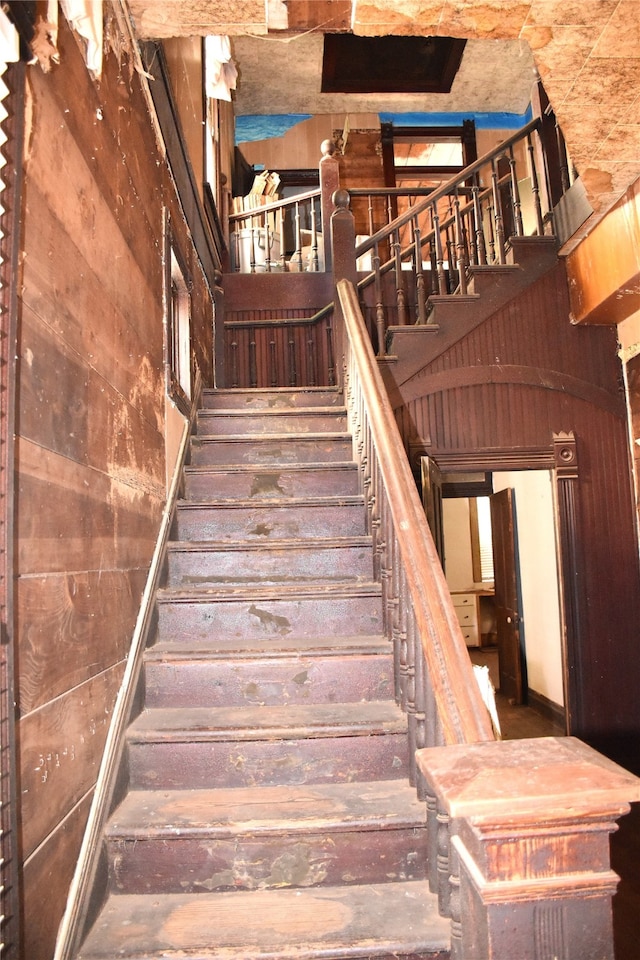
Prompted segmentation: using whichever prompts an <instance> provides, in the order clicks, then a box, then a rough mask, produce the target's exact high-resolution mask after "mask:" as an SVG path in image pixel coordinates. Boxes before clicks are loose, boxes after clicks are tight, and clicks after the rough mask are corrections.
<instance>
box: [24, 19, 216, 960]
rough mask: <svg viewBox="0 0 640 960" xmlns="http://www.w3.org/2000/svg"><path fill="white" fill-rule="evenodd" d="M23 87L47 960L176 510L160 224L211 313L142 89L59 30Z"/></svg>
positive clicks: (28, 459)
mask: <svg viewBox="0 0 640 960" xmlns="http://www.w3.org/2000/svg"><path fill="white" fill-rule="evenodd" d="M59 46H60V52H61V63H60V65H59V66H57V67H55V68H54V69H53V70H52V72H51V73H50V74H47V75H45V74H44V73H42V72H41V70H40V68H39V67H35V66H34V67H31V68H30V69H29V71H28V76H27V117H28V120H27V125H28V128H27V131H26V138H25V139H26V156H25V184H24V198H23V234H22V238H21V248H22V263H23V271H22V276H21V278H20V290H21V295H20V327H19V342H18V353H19V358H18V376H19V381H18V382H19V386H18V398H17V403H18V410H17V440H16V444H17V446H16V469H17V481H16V486H17V497H16V527H17V538H18V539H17V569H16V586H15V592H16V607H17V612H16V643H17V656H16V659H17V672H18V677H17V687H18V708H19V723H18V727H19V729H18V735H19V766H20V791H21V797H22V812H21V841H22V853H23V859H24V888H23V902H24V904H25V917H24V931H25V943H24V956H25V957H28V958H29V960H50V958H51V956H52V954H53V947H54V942H55V936H56V930H57V926H58V923H59V921H60V918H61V915H62V912H63V909H64V906H65V902H66V897H67V891H68V887H69V882H70V879H71V877H72V874H73V870H74V867H75V863H76V859H77V856H78V851H79V845H80V841H81V837H82V830H83V827H84V823H85V821H86V817H87V812H88V808H89V804H90V801H91V796H92V791H93V788H94V785H95V781H96V776H97V772H98V767H99V764H100V759H101V754H102V750H103V746H104V742H105V737H106V734H107V729H108V725H109V722H110V717H111V713H112V708H113V704H114V700H115V697H116V694H117V691H118V687H119V684H120V680H121V677H122V674H123V668H124V662H125V657H126V654H127V650H128V647H129V644H130V641H131V636H132V633H133V629H134V625H135V620H136V616H137V612H138V607H139V603H140V599H141V595H142V590H143V587H144V583H145V579H146V575H147V570H148V566H149V562H150V559H151V555H152V551H153V547H154V543H155V539H156V535H157V531H158V527H159V520H160V517H161V513H162V509H163V507H164V502H165V436H164V426H165V425H164V411H165V380H164V355H163V320H164V318H163V283H164V269H163V222H164V208H165V207H166V208H168V210H169V212H170V216H171V225H172V230H173V235H174V242H175V243H176V245H177V246H178V247H179V249H180V251H181V254H182V257H183V259H184V260H185V262H186V264H187V266H188V269H189V272H190V275H191V278H192V280H193V284H194V286H193V295H192V305H193V316H192V322H193V328H192V333H193V350H194V354H195V359H196V363H197V365H198V366H199V367H200V370H201V372H202V375H203V380H204V382H205V384H208V383H210V382H211V363H212V306H211V302H210V297H209V287H208V284H207V283H206V282H205V280H204V276H203V273H202V270H201V269H200V267H199V263H198V261H197V258H196V256H195V253H194V250H193V248H192V246H191V241H190V239H189V237H190V235H189V232H188V231H187V228H186V225H185V224H184V221H183V218H182V214H181V208H180V206H179V205H178V203H177V200H176V197H175V194H174V192H173V187H172V182H171V179H170V177H169V174H168V171H167V169H166V165H165V163H164V162H163V160H162V158H161V156H160V155H159V153H158V149H157V144H156V141H155V138H154V133H153V128H152V125H151V123H150V119H149V115H148V108H147V104H146V101H145V99H144V97H143V95H142V92H141V89H140V84H139V82H138V75H137V74H136V72H135V70H133V69H130V65H129V63H128V62H127V59H126V55H125V56H124V57H123V60H122V62H121V63H119V62H118V60H117V58H116V56H115V55H114V54H113V53H112V52H109V53H108V54H107V56H106V59H105V65H104V72H103V76H102V78H101V80H100V83H96V82H94V81H93V80H92V79H91V77H90V76H89V74H88V72H87V70H86V67H85V65H84V61H83V59H82V52H81V48H80V46H79V44H78V43H77V41H76V39H75V37H74V36H73V35H72V34H71V33H70V32H69V30H68V29H67V28H66V27H65V24H64V22H62V23H61V29H60V36H59Z"/></svg>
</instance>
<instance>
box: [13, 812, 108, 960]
mask: <svg viewBox="0 0 640 960" xmlns="http://www.w3.org/2000/svg"><path fill="white" fill-rule="evenodd" d="M91 799H92V794H88V795H87V796H86V797H85V798H84V799H83V800H82V801H81V802H80V803H79V804H78V805H77V806H76V807H74V809H73V810H72V811H71V812H70V813H69V815H68V816H66V817H65V818H64V820H62V821H61V822H60V823H59V824H58V825H57V826H56V828H55V829H54V831H53V832H52V833H51V834H50V836H49V837H48V839H47V841H46V842H45V843H44V844H42V846H41V847H39V848H38V849H37V850H36V851H35V853H34V854H33V855H32V856H31V857H30V858H29V860H28V861H27V863H26V864H25V868H24V890H23V897H24V904H25V918H24V956H25V957H52V956H53V954H54V949H55V943H56V936H57V933H58V924H59V923H60V918H61V916H62V914H63V912H64V908H65V904H66V899H67V889H68V887H69V885H70V883H71V879H72V876H73V869H74V867H75V856H76V851H77V850H78V848H79V846H80V844H81V842H82V833H83V831H84V827H85V823H86V821H87V816H88V813H89V806H90V803H91ZM63 870H64V873H63V872H62V871H63Z"/></svg>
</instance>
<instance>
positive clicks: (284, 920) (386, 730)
mask: <svg viewBox="0 0 640 960" xmlns="http://www.w3.org/2000/svg"><path fill="white" fill-rule="evenodd" d="M205 403H206V408H205V409H203V410H202V411H201V412H200V414H199V417H198V428H197V434H196V435H195V436H194V437H193V439H192V442H191V457H190V464H189V466H187V467H186V468H185V471H184V494H185V495H184V500H182V501H181V502H180V503H179V504H178V507H177V516H176V521H175V529H174V531H173V533H174V536H173V539H172V541H171V543H170V544H169V548H168V560H167V583H166V586H165V587H164V588H163V589H162V590H160V591H159V592H158V596H157V611H158V618H157V619H158V626H157V636H156V637H155V642H154V644H153V645H152V646H150V647H149V648H148V649H147V651H146V655H145V666H144V674H145V677H144V679H145V700H144V706H143V709H142V712H141V713H140V714H139V716H138V717H137V718H136V719H135V720H134V721H133V723H132V724H131V726H130V728H129V731H128V758H129V778H130V785H129V792H128V793H127V795H126V796H125V797H124V800H123V801H122V803H121V804H120V806H119V807H118V808H117V809H116V810H115V812H114V814H113V816H112V818H111V821H110V823H109V825H108V829H107V834H106V837H105V841H104V843H105V850H106V856H107V859H108V863H109V895H108V899H107V901H106V904H105V906H104V908H103V910H102V912H101V913H100V915H99V917H98V919H97V922H96V923H95V925H94V927H93V929H92V930H91V932H90V934H89V936H88V938H87V939H86V941H85V943H84V944H83V946H82V948H81V950H80V952H79V954H78V960H99V958H101V960H106V958H109V960H112V958H113V957H116V956H117V957H122V958H136V960H141V958H145V960H151V958H159V957H162V958H169V957H178V956H179V957H180V958H182V960H196V958H198V960H209V958H213V957H215V958H217V960H227V958H228V960H241V958H243V960H249V958H252V960H258V958H261V960H267V958H269V960H276V958H278V960H286V958H289V957H290V958H294V957H295V958H296V960H301V958H309V960H311V958H318V960H319V958H323V960H331V958H336V960H337V958H349V957H359V958H374V957H375V958H386V960H391V958H404V960H419V958H422V960H425V958H430V960H436V958H445V957H448V956H449V944H450V936H449V921H448V920H445V919H442V918H441V917H440V916H439V915H438V909H437V898H436V897H435V896H434V895H433V894H432V893H430V892H429V888H428V883H427V880H426V849H427V843H426V811H425V805H424V804H423V803H421V802H419V801H418V800H417V799H416V794H415V790H414V789H413V788H411V787H410V786H409V784H408V768H409V758H408V743H407V725H406V717H405V715H404V714H403V713H402V712H401V710H400V708H399V707H397V706H396V703H395V701H394V692H393V662H392V661H393V657H392V652H391V649H390V646H389V644H388V642H387V640H386V639H385V638H384V636H383V633H382V602H381V589H380V585H379V584H378V583H376V582H374V580H373V551H372V540H371V537H370V536H369V535H368V533H367V530H366V521H365V506H364V500H363V497H362V494H361V491H360V480H359V473H358V469H357V466H356V464H355V463H354V462H353V460H352V456H351V449H352V441H351V437H350V435H349V433H348V430H347V424H346V413H345V410H344V408H343V406H342V396H341V394H340V393H339V392H338V391H337V390H325V389H320V388H308V389H300V390H293V391H291V390H284V389H282V390H271V391H269V390H252V391H251V390H250V391H242V390H230V391H215V392H210V393H207V394H206V397H205Z"/></svg>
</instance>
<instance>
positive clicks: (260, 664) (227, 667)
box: [144, 646, 394, 707]
mask: <svg viewBox="0 0 640 960" xmlns="http://www.w3.org/2000/svg"><path fill="white" fill-rule="evenodd" d="M144 676H145V693H146V698H145V703H146V706H147V707H188V706H212V707H221V706H225V705H226V706H228V707H233V706H242V705H256V704H265V705H267V706H271V705H276V704H295V703H324V702H327V703H337V702H341V703H346V702H349V701H361V700H384V699H390V698H391V697H393V689H394V688H393V658H392V655H391V648H390V646H388V647H387V650H386V652H385V653H384V654H381V653H374V654H359V653H350V652H349V653H345V654H344V655H343V656H341V657H338V656H333V657H327V658H325V657H323V656H322V655H320V654H316V655H315V656H309V655H307V656H300V655H295V654H293V653H292V654H290V655H289V656H288V657H283V656H280V657H277V658H275V659H274V658H272V657H269V656H263V655H260V654H256V655H255V656H254V657H252V658H248V657H247V658H245V659H238V660H235V661H234V660H232V659H231V658H227V659H224V660H222V659H214V658H211V659H209V658H193V659H189V658H185V657H182V656H180V657H172V656H171V654H169V653H167V652H165V653H164V654H163V653H159V652H158V651H157V650H153V648H151V650H150V651H149V655H148V656H147V657H146V658H145V669H144Z"/></svg>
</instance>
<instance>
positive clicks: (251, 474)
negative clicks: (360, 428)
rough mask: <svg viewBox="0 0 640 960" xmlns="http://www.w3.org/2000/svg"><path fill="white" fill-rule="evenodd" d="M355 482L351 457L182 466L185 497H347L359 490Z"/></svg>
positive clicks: (356, 475) (195, 498)
mask: <svg viewBox="0 0 640 960" xmlns="http://www.w3.org/2000/svg"><path fill="white" fill-rule="evenodd" d="M358 485H359V473H358V468H357V465H356V464H355V463H353V462H352V461H345V462H344V463H340V462H336V463H303V464H297V463H291V464H288V465H286V466H280V467H276V466H272V467H256V466H253V465H249V466H243V465H236V466H227V467H226V468H225V467H219V468H216V467H215V466H213V465H212V466H208V465H206V464H204V465H200V466H196V465H191V466H187V467H185V470H184V495H185V499H187V500H189V499H194V500H206V499H211V500H214V499H215V500H222V499H224V498H236V497H239V498H240V499H242V500H249V499H252V498H256V499H258V500H264V499H267V498H269V499H278V498H283V497H297V498H301V497H331V496H343V497H344V496H347V497H348V496H355V495H356V494H357V493H358V492H359V486H358Z"/></svg>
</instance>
